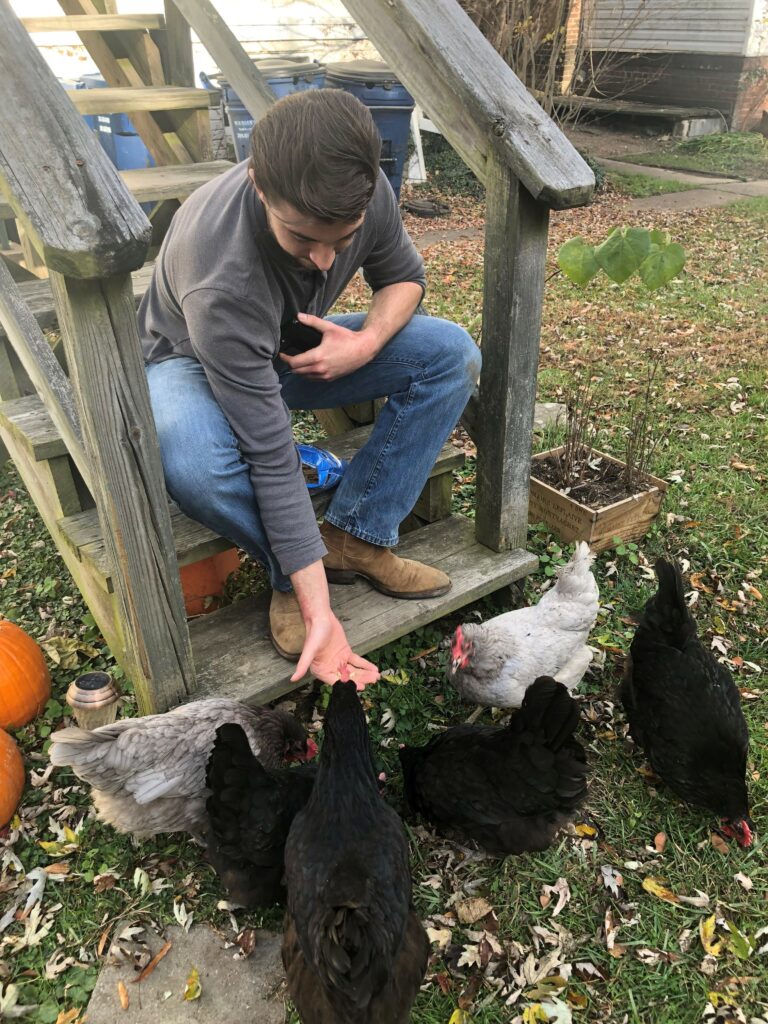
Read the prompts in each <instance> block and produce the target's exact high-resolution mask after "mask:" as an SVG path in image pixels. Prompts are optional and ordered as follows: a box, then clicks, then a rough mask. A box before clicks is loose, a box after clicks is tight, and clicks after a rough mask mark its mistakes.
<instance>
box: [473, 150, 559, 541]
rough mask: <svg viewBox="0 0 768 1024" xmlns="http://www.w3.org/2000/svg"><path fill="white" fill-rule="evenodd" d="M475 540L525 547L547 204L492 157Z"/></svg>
mask: <svg viewBox="0 0 768 1024" xmlns="http://www.w3.org/2000/svg"><path fill="white" fill-rule="evenodd" d="M486 204H487V205H486V229H485V291H484V301H483V369H482V373H481V376H480V401H479V406H478V408H477V419H476V425H475V429H476V431H477V434H478V437H477V511H476V526H475V533H476V536H477V539H478V540H479V541H480V542H481V543H482V544H485V545H487V546H488V547H489V548H493V549H494V550H495V551H505V550H508V549H510V548H519V547H524V546H525V537H526V532H527V524H528V489H529V482H530V472H531V435H532V431H533V412H534V405H535V401H536V374H537V370H538V363H539V334H540V330H541V305H542V299H543V295H544V267H545V261H546V256H547V226H548V223H549V210H548V208H547V207H546V206H545V205H544V204H543V203H537V202H536V201H535V200H534V199H532V198H531V196H530V194H529V193H528V192H527V191H526V190H525V189H524V188H523V186H522V185H521V184H520V182H519V181H518V180H517V179H516V178H515V177H514V175H513V174H512V172H511V171H510V170H509V169H508V168H506V167H504V166H502V165H501V164H500V163H499V162H496V163H495V166H494V167H493V173H492V174H489V175H488V178H487V193H486Z"/></svg>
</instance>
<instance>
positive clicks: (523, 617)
mask: <svg viewBox="0 0 768 1024" xmlns="http://www.w3.org/2000/svg"><path fill="white" fill-rule="evenodd" d="M593 561H594V555H593V554H592V553H591V551H590V550H589V545H588V544H585V543H584V542H580V543H578V544H577V545H576V550H575V551H574V553H573V556H572V558H571V560H570V562H569V563H568V564H567V565H565V566H563V567H562V568H561V569H560V570H559V573H558V578H557V581H556V583H555V585H554V586H553V587H552V588H551V589H550V590H548V591H546V592H545V593H544V594H543V595H542V597H541V599H540V600H539V602H538V604H535V605H532V606H530V607H528V608H518V609H515V610H514V611H511V612H505V613H504V614H503V615H497V616H496V617H495V618H493V619H489V621H488V622H485V623H482V624H480V625H472V624H467V625H465V626H463V627H462V631H463V633H464V636H465V639H466V640H467V641H470V642H471V643H472V645H473V653H472V656H471V658H470V659H469V663H468V664H467V665H466V666H465V667H464V668H459V669H458V670H456V671H455V672H451V673H449V675H450V676H451V678H452V679H453V682H454V684H455V686H456V688H457V689H458V690H459V692H460V693H461V694H462V696H463V697H465V698H467V699H468V700H473V701H475V702H477V703H478V704H485V705H489V706H493V707H503V708H517V707H520V705H521V704H522V702H523V697H524V696H525V691H526V690H527V689H528V687H529V686H530V685H531V683H532V682H533V681H534V680H535V679H537V678H538V677H539V676H553V677H554V678H555V679H557V680H558V681H559V682H561V683H563V684H564V685H565V686H567V687H568V688H569V689H573V688H574V687H575V686H577V685H578V684H579V682H580V681H581V679H582V677H583V675H584V673H585V672H586V670H587V668H588V666H589V664H590V662H591V660H592V651H591V650H590V649H589V647H587V640H588V638H589V634H590V631H591V630H592V627H593V626H594V624H595V620H596V618H597V612H598V608H599V594H598V589H597V583H596V582H595V578H594V576H593V575H592V571H591V565H592V562H593Z"/></svg>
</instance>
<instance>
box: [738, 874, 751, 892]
mask: <svg viewBox="0 0 768 1024" xmlns="http://www.w3.org/2000/svg"><path fill="white" fill-rule="evenodd" d="M733 877H734V880H735V881H736V882H738V883H739V885H740V886H741V887H742V888H743V889H746V890H747V892H749V890H750V889H751V888H752V887H753V886H754V884H755V883H754V882H753V881H752V879H751V878H750V877H749V875H745V874H744V872H743V871H737V872H736V874H735V875H734V876H733Z"/></svg>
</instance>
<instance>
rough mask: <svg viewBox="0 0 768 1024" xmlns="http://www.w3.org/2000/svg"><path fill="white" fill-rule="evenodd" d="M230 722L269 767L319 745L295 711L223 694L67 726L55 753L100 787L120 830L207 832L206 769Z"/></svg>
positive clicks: (96, 796) (101, 801)
mask: <svg viewBox="0 0 768 1024" xmlns="http://www.w3.org/2000/svg"><path fill="white" fill-rule="evenodd" d="M227 722H235V723H236V724H237V725H239V726H241V727H242V728H243V730H244V731H245V734H246V736H247V737H248V742H249V744H250V746H251V750H252V751H253V754H254V756H255V757H257V758H258V759H259V761H260V762H261V763H262V764H263V765H264V767H265V768H278V767H280V764H281V763H282V761H283V759H286V760H302V761H303V760H307V759H309V758H310V757H312V756H313V755H314V754H315V753H316V752H317V746H316V745H315V743H314V741H313V740H310V739H307V734H306V732H305V730H304V727H303V726H302V725H301V723H300V722H299V721H298V720H297V719H295V718H294V717H293V716H292V715H289V714H288V713H287V712H285V711H280V710H273V709H272V708H260V707H254V708H252V707H248V706H247V705H245V704H241V703H240V701H237V700H230V699H228V698H224V697H218V698H209V699H206V700H197V701H193V702H191V703H190V704H182V705H181V707H178V708H174V709H173V711H168V712H166V713H165V714H162V715H147V716H145V717H144V718H124V719H123V720H122V721H120V722H115V723H114V724H113V725H103V726H101V728H99V729H93V730H92V731H90V732H87V731H86V730H85V729H77V728H74V727H72V728H69V729H62V730H60V731H59V732H55V733H54V734H53V735H52V736H51V748H50V751H49V755H48V756H49V757H50V760H51V763H52V764H54V765H59V766H60V765H68V766H69V767H70V768H71V769H72V770H73V771H74V773H75V775H77V777H78V778H79V779H82V780H83V782H87V783H88V784H89V785H90V786H92V787H93V792H92V794H91V796H92V797H93V803H94V806H95V808H96V813H97V815H98V816H99V818H101V820H102V821H105V822H107V824H109V825H112V826H113V828H116V829H117V831H118V832H130V833H132V834H133V835H135V836H136V837H137V838H145V837H147V836H152V835H156V834H157V833H159V832H179V831H183V832H190V833H192V835H195V836H197V837H200V836H201V835H202V834H203V832H204V831H205V827H206V822H207V818H206V809H205V802H206V799H207V798H208V796H209V795H210V790H208V789H207V788H206V784H205V770H206V766H207V763H208V758H209V756H210V753H211V751H212V750H213V744H214V741H215V739H216V729H217V728H218V727H219V726H220V725H225V724H226V723H227Z"/></svg>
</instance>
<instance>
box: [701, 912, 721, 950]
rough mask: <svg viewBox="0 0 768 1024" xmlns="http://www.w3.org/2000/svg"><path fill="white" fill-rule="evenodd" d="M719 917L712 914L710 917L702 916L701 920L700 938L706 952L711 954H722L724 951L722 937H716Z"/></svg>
mask: <svg viewBox="0 0 768 1024" xmlns="http://www.w3.org/2000/svg"><path fill="white" fill-rule="evenodd" d="M716 934H717V917H716V916H715V915H714V914H711V915H710V916H709V917H702V919H701V920H700V921H699V938H700V939H701V944H702V946H703V947H704V952H705V953H707V954H708V955H709V956H720V954H721V953H722V951H723V941H722V939H716V937H715V936H716Z"/></svg>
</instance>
